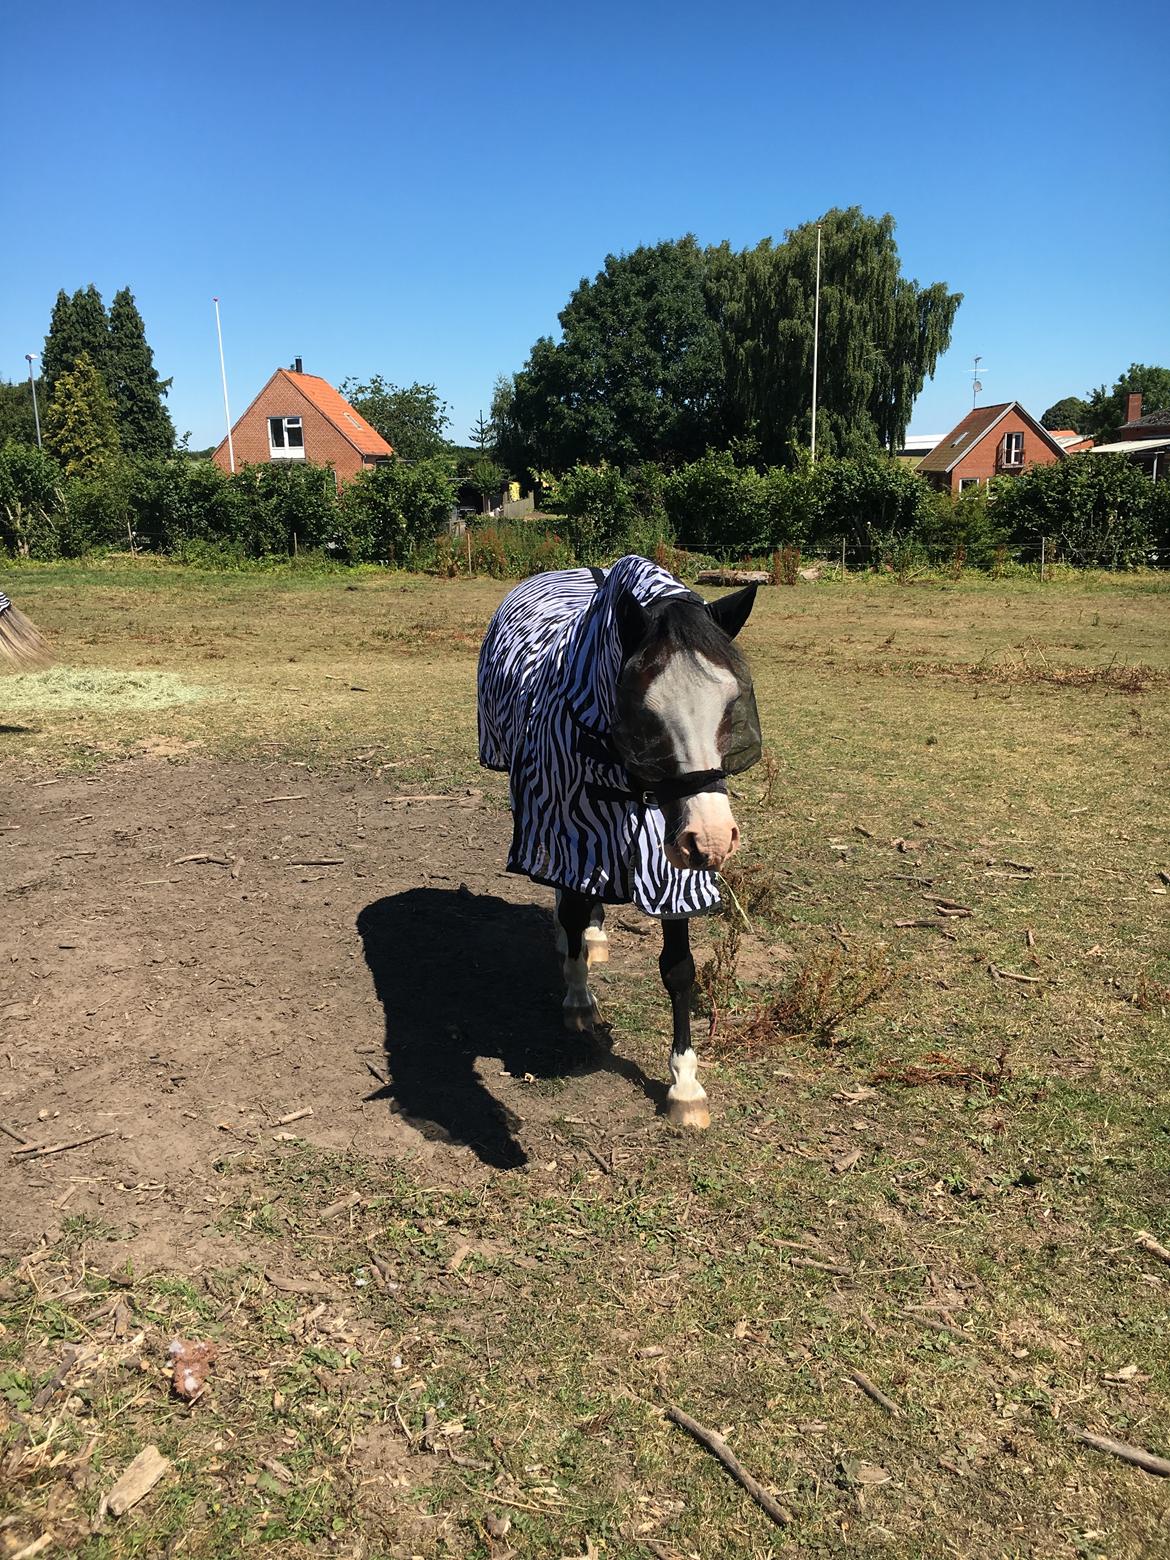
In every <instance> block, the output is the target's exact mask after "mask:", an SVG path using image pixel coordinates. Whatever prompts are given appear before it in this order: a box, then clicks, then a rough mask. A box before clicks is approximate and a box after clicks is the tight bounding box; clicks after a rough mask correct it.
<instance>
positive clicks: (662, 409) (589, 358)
mask: <svg viewBox="0 0 1170 1560" xmlns="http://www.w3.org/2000/svg"><path fill="white" fill-rule="evenodd" d="M723 253H724V254H725V255H727V254H729V251H726V249H725V250H724V251H723ZM718 254H719V252H718V251H709V250H704V249H702V248H700V246H699V245H698V243H697V242H696V241H695V239H694V238H693V237H691V236H689V235H688V236H687V237H686V238H682V239H679V240H677V241H674V242H668V243H661V244H655V245H653V246H652V247H643V248H639V249H635V250H634V251H633V252H632V253H630V254H627V255H608V256H607V257H606V261H605V267H604V269H603V270H601V271H600V272H598V274H597V276H595V277H594V278H593V280H592V281H589V280H587V279H582V281H581V283H580V285H579V286H578V287H577V289H576V290H575V292H574V293H573V295H572V296H571V298H570V299H569V302H568V303H567V304H566V306H565V308H564V309H563V310H562V311H561V314H560V325H561V339H560V341H558V342H554V341H553V340H552V338H551V337H548V336H544V337H541V339H540V340H539V341H537V342H536V344H535V346H534V347H533V348H532V352H531V354H530V356H529V359H528V362H527V363H526V364H525V366H524V368H523V369H521V371H520V372H519V373H518V374H516V375H515V376H514V378H513V380H512V383H511V385H510V386H509V387H507V388H504V387H501V386H500V385H499V384H498V383H497V388H496V393H495V395H494V396H493V401H492V413H493V419H494V420H495V421H496V423H497V428H498V430H499V439H498V451H499V454H500V456H501V458H502V459H503V460H504V461H505V463H506V464H508V465H509V466H510V467H512V469H513V470H520V469H523V468H525V467H527V468H529V469H540V468H544V467H550V468H552V469H554V470H558V471H564V470H566V469H567V468H568V467H570V466H572V465H573V464H575V463H594V464H596V463H598V462H601V461H603V460H606V461H611V462H613V463H614V464H615V465H617V466H620V467H622V468H623V469H625V468H628V467H629V466H631V465H634V464H637V463H638V462H639V461H643V460H666V461H677V460H685V459H690V458H693V457H694V456H696V455H698V454H701V453H702V451H703V449H704V448H705V447H706V446H707V444H709V443H711V442H712V441H713V440H714V439H716V438H718V436H719V432H720V430H721V425H722V410H723V380H724V372H723V352H722V346H721V342H720V333H719V312H720V302H721V300H720V296H719V283H720V282H721V281H722V280H723V277H724V269H721V268H720V266H719V264H718V261H717V259H716V256H717V255H718Z"/></svg>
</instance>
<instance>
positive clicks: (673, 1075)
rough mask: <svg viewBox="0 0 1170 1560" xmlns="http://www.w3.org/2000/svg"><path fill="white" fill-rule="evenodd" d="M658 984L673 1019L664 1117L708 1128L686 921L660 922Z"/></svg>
mask: <svg viewBox="0 0 1170 1560" xmlns="http://www.w3.org/2000/svg"><path fill="white" fill-rule="evenodd" d="M658 968H659V970H660V971H661V972H662V984H663V985H664V986H665V987H666V990H667V992H668V994H669V996H670V1011H671V1016H672V1018H673V1020H674V1042H673V1044H672V1045H671V1048H670V1079H671V1082H670V1088H669V1089H668V1090H667V1091H666V1098H667V1114H668V1115H669V1117H670V1120H671V1121H672V1122H673V1123H674V1125H675V1126H676V1127H694V1128H702V1127H707V1126H710V1124H711V1117H710V1114H709V1113H708V1110H707V1096H706V1094H705V1093H704V1092H703V1085H702V1084H701V1083H700V1082H699V1063H698V1058H697V1057H696V1056H695V1051H694V1047H693V1046H692V1045H691V992H692V990H693V989H694V984H695V961H694V959H693V958H692V957H691V930H690V922H689V921H687V920H685V919H682V920H671V921H667V920H664V921H663V923H662V954H661V957H660V958H659V960H658Z"/></svg>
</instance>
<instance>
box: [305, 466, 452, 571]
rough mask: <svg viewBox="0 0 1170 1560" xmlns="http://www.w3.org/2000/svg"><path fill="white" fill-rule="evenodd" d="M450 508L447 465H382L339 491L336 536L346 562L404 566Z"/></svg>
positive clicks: (429, 539)
mask: <svg viewBox="0 0 1170 1560" xmlns="http://www.w3.org/2000/svg"><path fill="white" fill-rule="evenodd" d="M454 507H455V483H454V480H453V478H452V475H451V467H450V462H449V461H447V460H446V459H445V458H444V457H441V456H436V457H434V458H433V459H431V460H419V461H414V462H413V463H408V462H406V461H402V460H392V461H386V462H385V463H384V464H383V465H381V466H372V467H370V468H369V469H368V470H366V471H363V472H360V473H359V474H358V476H356V477H355V478H354V479H353V481H352V482H348V483H347V484H346V485H345V487H344V488H343V489H342V490H341V497H340V499H339V500H338V505H337V511H338V512H337V519H336V524H335V536H334V537H333V538H330V539H331V540H333V541H335V542H336V545H337V549H338V551H339V553H340V554H341V555H342V556H343V557H345V558H347V559H348V560H349V561H350V562H351V563H398V564H403V563H406V562H407V561H408V560H409V559H411V558H412V557H413V556H414V555H415V554H416V553H417V552H418V550H419V549H420V548H424V547H426V546H428V545H429V544H431V543H432V542H433V540H434V537H435V535H436V533H437V532H438V531H439V530H440V528H441V527H443V526H445V525H446V523H447V520H448V518H449V516H450V514H451V511H452V509H453V508H454Z"/></svg>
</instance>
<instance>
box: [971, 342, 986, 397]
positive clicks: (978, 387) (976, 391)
mask: <svg viewBox="0 0 1170 1560" xmlns="http://www.w3.org/2000/svg"><path fill="white" fill-rule="evenodd" d="M982 361H983V358H982V357H981V355H980V354H979V353H978V352H977V353H976V354H975V367H974V368H973V369H972V370H971V405H972V407H974V405H975V404H976V402H977V401H978V400H979V395H980V392H981V391H982V389H983V381H982V380H981V379H980V377H979V365H980V363H982Z"/></svg>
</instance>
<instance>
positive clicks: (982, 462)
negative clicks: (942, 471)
mask: <svg viewBox="0 0 1170 1560" xmlns="http://www.w3.org/2000/svg"><path fill="white" fill-rule="evenodd" d="M1005 433H1022V434H1023V435H1024V464H1023V466H1013V467H1012V468H1011V470H1012V471H1016V472H1018V471H1026V470H1027V469H1028V467H1029V466H1051V465H1053V464H1055V462H1056V461H1058V460H1061V459H1062V458H1063V457H1062V456H1060V455H1058V454H1057V453H1056V451H1055V450H1054V449H1053V448H1052V446H1051V445H1049V444H1046V443H1045V442H1044V440H1043V439H1041V437H1040V435H1039V434H1038V433H1037V432H1036V430H1035V429H1034V428H1033V427H1032V425H1031V423H1029V422H1027V421H1026V419H1025V418H1023V417H1021V416H1020V414H1019V412H1016V411H1011V412H1008V413H1007V415H1006V416H1005V417H1003V418H1001V420H1000V421H999V422H997V423H996V425H995V427H994V428H993V429H992V430H991V432H990V433H989V434H986V435H985V436H984V438H983V439H981V440H980V442H979V443H978V444H977V445H976V446H975V448H974V449H973V450H972V451H971V453H970V454H969V455H964V457H963V459H962V460H961V461H960V462H959V464H958V465H957V466H955V467H954V469H953V470H952V471H951V474H950V484H951V492H952V493H957V492H958V491H959V483H960V481H962V480H963V479H965V478H967V477H978V478H979V480H980V482H986V481H987V479H988V477H994V476H999V475H1001V468H1000V466H999V451H1000V447H1001V445H1002V444H1003V436H1004V434H1005ZM942 481H943V482H945V481H946V478H945V477H944V478H943V479H942Z"/></svg>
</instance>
